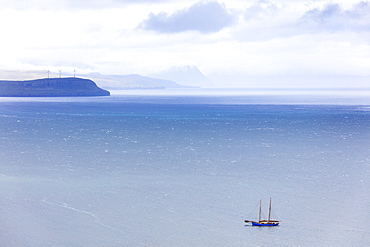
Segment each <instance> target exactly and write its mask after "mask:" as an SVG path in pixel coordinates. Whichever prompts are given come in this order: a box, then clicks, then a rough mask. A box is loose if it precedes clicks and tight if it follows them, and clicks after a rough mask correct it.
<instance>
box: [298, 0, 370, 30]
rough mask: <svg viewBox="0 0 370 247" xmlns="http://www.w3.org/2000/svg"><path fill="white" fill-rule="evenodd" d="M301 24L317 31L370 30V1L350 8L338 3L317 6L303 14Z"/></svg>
mask: <svg viewBox="0 0 370 247" xmlns="http://www.w3.org/2000/svg"><path fill="white" fill-rule="evenodd" d="M299 26H300V27H304V28H308V29H311V30H315V31H321V30H325V31H333V32H334V31H340V30H351V31H356V32H362V31H370V3H369V2H360V3H358V4H356V5H354V6H353V7H352V8H351V9H348V10H345V9H343V8H342V7H341V6H340V5H339V4H337V3H331V4H328V5H326V6H325V7H324V8H322V9H319V8H315V9H312V10H309V11H307V12H305V13H304V14H303V16H302V17H301V18H300V19H299Z"/></svg>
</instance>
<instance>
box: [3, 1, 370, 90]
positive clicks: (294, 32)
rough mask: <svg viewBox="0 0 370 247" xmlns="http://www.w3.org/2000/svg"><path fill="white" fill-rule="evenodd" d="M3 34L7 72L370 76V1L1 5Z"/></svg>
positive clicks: (225, 77)
mask: <svg viewBox="0 0 370 247" xmlns="http://www.w3.org/2000/svg"><path fill="white" fill-rule="evenodd" d="M0 32H1V39H0V54H1V56H0V70H50V71H55V72H57V71H59V70H62V71H64V72H68V71H69V73H73V71H74V70H76V71H77V72H76V73H77V74H78V73H90V72H97V73H102V74H121V75H125V74H140V75H149V74H153V73H158V72H160V71H165V70H168V69H169V68H171V67H173V66H175V67H181V66H197V67H198V69H199V70H200V71H201V72H202V73H203V74H204V75H205V76H207V77H209V78H211V79H212V80H213V81H214V82H215V84H216V85H218V86H220V85H226V84H230V85H231V84H233V85H237V86H244V85H245V83H246V82H245V78H262V77H263V78H287V77H290V78H305V77H306V78H311V77H325V78H338V77H366V76H370V1H358V0H346V1H343V0H333V1H326V0H311V1H310V0H308V1H297V0H296V1H293V0H281V1H277V0H276V1H275V0H260V1H258V0H251V1H249V0H228V1H226V0H225V1H213V0H210V1H196V0H174V1H168V0H138V1H129V0H17V1H14V0H0ZM243 78H244V80H243ZM369 84H370V81H369Z"/></svg>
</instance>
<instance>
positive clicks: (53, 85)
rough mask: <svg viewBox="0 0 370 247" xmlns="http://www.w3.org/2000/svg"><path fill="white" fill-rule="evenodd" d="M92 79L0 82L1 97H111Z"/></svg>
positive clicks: (71, 78)
mask: <svg viewBox="0 0 370 247" xmlns="http://www.w3.org/2000/svg"><path fill="white" fill-rule="evenodd" d="M109 95H110V92H109V91H107V90H104V89H101V88H99V87H98V86H97V85H96V83H95V82H93V81H92V80H90V79H83V78H77V77H65V78H42V79H36V80H25V81H11V80H0V97H71V96H109Z"/></svg>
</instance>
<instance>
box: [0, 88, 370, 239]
mask: <svg viewBox="0 0 370 247" xmlns="http://www.w3.org/2000/svg"><path fill="white" fill-rule="evenodd" d="M147 92H148V91H145V93H144V92H139V91H129V92H127V93H126V95H118V94H117V95H115V96H112V97H96V98H95V97H94V98H0V156H1V159H0V220H1V222H2V223H1V224H0V235H1V237H0V245H1V246H148V244H149V245H150V246H267V245H271V244H272V245H274V246H366V245H367V244H368V243H369V242H370V228H369V227H368V226H367V224H366V222H368V221H369V220H370V207H369V205H370V199H369V198H370V193H369V189H368V188H369V187H370V152H369V150H370V125H369V123H370V99H369V97H368V95H366V93H365V94H364V93H362V95H359V96H355V95H354V94H351V93H348V92H347V93H338V92H337V93H335V94H331V93H330V92H327V93H323V92H321V93H315V94H303V95H302V94H296V93H290V95H286V93H285V95H280V94H279V93H269V94H268V95H263V93H261V94H260V95H256V94H255V93H253V94H251V93H244V94H243V93H239V94H237V95H235V94H234V95H231V96H230V93H229V94H227V93H226V94H225V93H218V94H217V93H215V92H211V93H208V92H203V93H196V94H195V93H188V94H187V95H178V94H177V93H176V92H172V93H166V92H168V91H155V93H152V95H149V94H148V93H147ZM270 197H272V199H273V216H274V218H278V219H280V220H281V224H280V226H278V227H272V228H259V227H251V226H246V225H245V224H244V220H245V219H252V220H254V219H256V218H257V212H256V211H255V209H256V206H257V204H258V202H259V200H260V199H262V200H263V203H264V208H263V209H264V210H267V203H268V199H269V198H270ZM266 214H267V213H265V215H266Z"/></svg>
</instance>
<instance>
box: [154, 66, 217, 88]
mask: <svg viewBox="0 0 370 247" xmlns="http://www.w3.org/2000/svg"><path fill="white" fill-rule="evenodd" d="M150 76H153V77H156V78H160V79H164V80H172V81H176V82H178V83H181V84H183V85H187V86H196V87H212V86H213V83H212V82H211V80H210V79H209V78H207V77H206V76H205V75H203V74H202V72H201V71H200V70H199V69H198V67H197V66H181V67H178V66H174V67H171V68H169V69H168V70H165V71H161V72H158V73H152V74H150Z"/></svg>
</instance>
